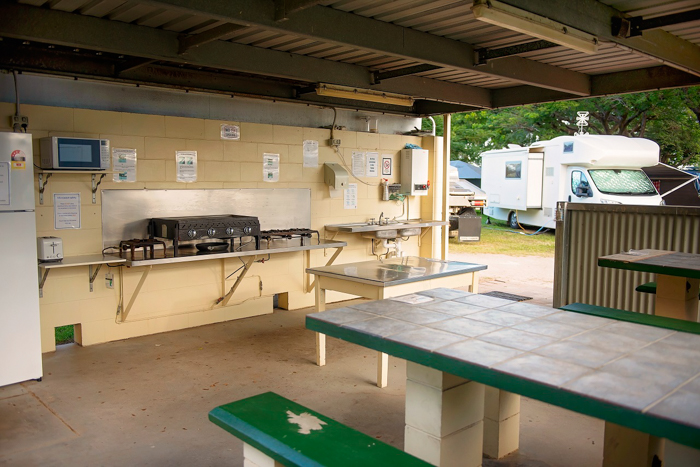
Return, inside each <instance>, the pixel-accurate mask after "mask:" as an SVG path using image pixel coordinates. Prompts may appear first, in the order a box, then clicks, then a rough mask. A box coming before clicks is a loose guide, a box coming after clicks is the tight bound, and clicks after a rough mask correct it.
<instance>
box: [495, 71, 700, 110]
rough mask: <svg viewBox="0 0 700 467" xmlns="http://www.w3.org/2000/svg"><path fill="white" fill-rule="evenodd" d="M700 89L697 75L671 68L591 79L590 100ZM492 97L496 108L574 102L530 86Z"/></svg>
mask: <svg viewBox="0 0 700 467" xmlns="http://www.w3.org/2000/svg"><path fill="white" fill-rule="evenodd" d="M697 85H700V77H698V76H696V75H692V74H690V73H686V72H684V71H681V70H678V69H676V68H672V67H669V66H658V67H652V68H643V69H640V70H631V71H621V72H617V73H609V74H605V75H596V76H593V77H591V97H599V96H610V95H615V94H626V93H632V92H644V91H656V90H658V89H665V88H670V87H686V86H697ZM492 96H493V97H492V99H493V107H494V108H502V107H514V106H517V105H527V104H537V103H539V102H554V101H562V100H569V99H573V98H575V97H574V96H571V95H570V94H566V93H562V92H557V91H552V90H550V89H536V88H532V87H527V86H516V87H512V88H506V89H496V90H494V91H493V93H492Z"/></svg>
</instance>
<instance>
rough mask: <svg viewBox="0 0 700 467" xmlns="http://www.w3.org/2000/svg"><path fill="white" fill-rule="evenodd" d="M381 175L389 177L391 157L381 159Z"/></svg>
mask: <svg viewBox="0 0 700 467" xmlns="http://www.w3.org/2000/svg"><path fill="white" fill-rule="evenodd" d="M382 175H391V157H382Z"/></svg>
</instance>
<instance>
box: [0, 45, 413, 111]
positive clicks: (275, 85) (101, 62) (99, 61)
mask: <svg viewBox="0 0 700 467" xmlns="http://www.w3.org/2000/svg"><path fill="white" fill-rule="evenodd" d="M0 64H1V65H0V66H9V67H11V68H13V69H16V70H21V71H27V72H35V73H47V74H51V75H57V76H69V77H72V78H82V77H85V78H89V79H95V78H98V79H101V80H104V81H108V82H116V83H129V84H137V85H138V84H142V85H149V86H158V87H162V88H166V89H180V90H187V91H202V92H209V93H216V94H224V95H228V96H231V97H251V98H258V99H259V98H265V99H272V100H277V101H284V102H291V103H297V104H298V103H302V104H308V105H317V106H333V107H339V108H347V109H353V110H365V111H371V112H386V113H392V114H398V115H411V116H416V114H415V113H414V111H413V110H412V109H408V108H405V107H396V106H390V105H385V104H379V103H375V102H363V101H348V100H343V99H326V98H323V97H320V96H316V95H315V94H314V95H312V96H308V97H304V98H301V99H300V98H298V97H297V96H296V94H295V87H294V86H293V85H290V84H287V83H283V82H279V81H272V80H264V79H259V78H250V77H245V76H235V75H231V74H227V73H214V72H209V71H199V70H191V69H187V68H180V67H177V66H165V65H156V64H148V65H144V66H142V67H140V68H138V69H132V70H130V71H128V72H124V73H122V74H120V75H119V76H118V77H117V76H115V74H114V70H115V68H116V67H117V66H118V64H117V63H116V62H115V59H113V58H112V59H106V58H105V57H95V56H92V57H89V56H83V55H78V54H75V53H69V52H64V51H50V52H49V51H45V50H39V49H33V48H30V47H17V48H11V47H7V46H5V45H1V43H0Z"/></svg>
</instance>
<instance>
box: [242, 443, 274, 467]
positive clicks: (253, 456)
mask: <svg viewBox="0 0 700 467" xmlns="http://www.w3.org/2000/svg"><path fill="white" fill-rule="evenodd" d="M243 467H284V465H283V464H280V463H279V462H277V461H276V460H274V459H273V458H272V457H269V456H268V455H267V454H264V453H262V452H260V451H259V450H257V449H255V448H254V447H253V446H251V445H250V444H247V443H243Z"/></svg>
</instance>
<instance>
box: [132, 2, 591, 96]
mask: <svg viewBox="0 0 700 467" xmlns="http://www.w3.org/2000/svg"><path fill="white" fill-rule="evenodd" d="M143 3H149V4H152V5H157V6H161V7H162V6H166V7H167V8H169V9H174V10H177V11H180V12H183V13H188V14H197V15H205V16H208V17H210V18H214V19H217V20H219V21H226V22H231V23H236V24H241V25H245V26H255V27H260V28H264V29H266V30H271V31H275V32H279V33H282V34H292V35H295V36H299V37H304V38H309V39H313V40H322V41H327V42H330V43H334V44H338V45H343V46H349V47H356V48H360V49H363V50H368V51H372V52H375V53H378V54H383V55H390V56H393V57H400V58H404V59H407V60H414V61H418V62H422V63H426V64H431V65H435V66H439V67H445V68H452V69H457V70H464V71H469V72H472V73H477V74H483V75H489V76H498V77H501V78H506V79H509V80H514V81H518V82H520V83H523V84H529V85H532V86H538V87H546V88H551V89H556V90H560V91H565V92H570V93H573V94H576V95H584V96H585V95H587V94H588V92H589V91H590V82H589V80H588V77H587V76H586V75H585V74H582V73H577V72H573V71H568V70H565V69H562V68H558V67H555V66H552V65H547V64H544V63H539V62H535V61H532V60H527V62H530V63H529V65H528V66H527V67H526V68H525V69H524V70H518V68H517V67H514V66H513V65H511V64H509V63H508V60H510V59H503V60H500V61H501V62H503V63H501V64H499V65H498V66H494V67H487V68H484V67H478V66H474V65H475V62H474V60H475V57H474V47H473V46H472V45H471V44H467V43H466V42H460V41H455V40H452V39H448V38H446V37H440V36H436V35H434V34H429V33H425V32H421V31H418V30H415V29H411V28H405V27H402V26H398V25H395V24H391V23H386V22H383V21H379V20H375V19H372V18H365V17H363V16H360V15H355V14H352V13H347V12H344V11H340V10H335V9H333V8H328V7H323V6H312V7H309V8H307V9H305V10H304V11H303V13H300V14H297V15H294V16H292V17H290V18H289V19H288V20H287V21H283V22H277V21H275V11H274V4H273V3H272V2H266V1H260V0H209V1H206V2H201V1H198V0H145V1H144V2H143ZM511 58H519V57H511ZM521 60H525V59H521ZM521 63H522V62H520V63H519V64H521ZM556 70H560V71H559V72H558V74H559V75H563V74H565V75H566V76H567V79H565V80H560V81H553V80H551V79H546V75H548V74H551V73H553V72H555V71H556Z"/></svg>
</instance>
